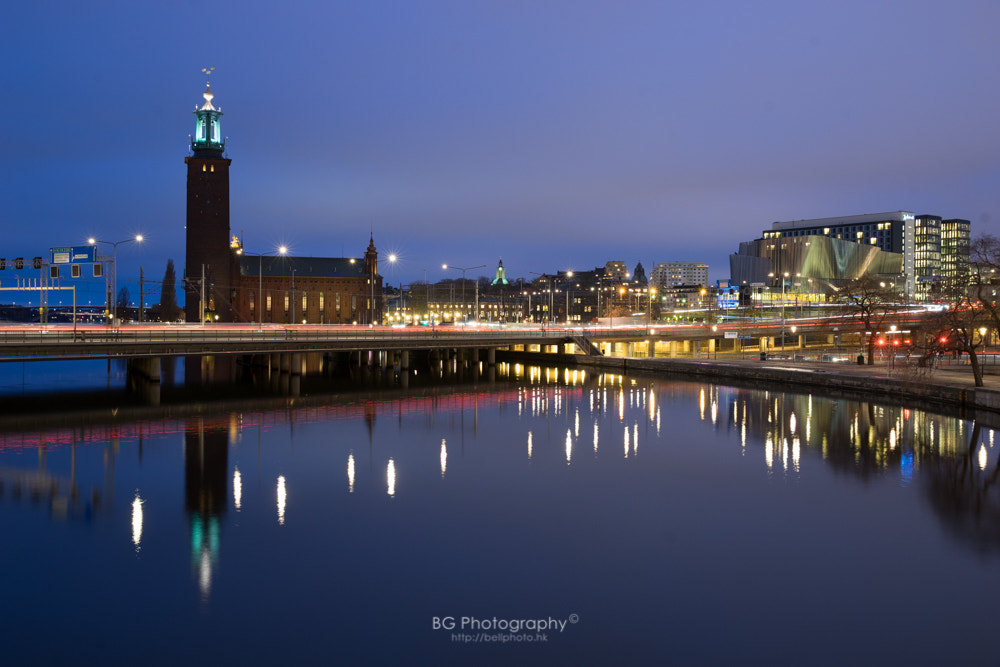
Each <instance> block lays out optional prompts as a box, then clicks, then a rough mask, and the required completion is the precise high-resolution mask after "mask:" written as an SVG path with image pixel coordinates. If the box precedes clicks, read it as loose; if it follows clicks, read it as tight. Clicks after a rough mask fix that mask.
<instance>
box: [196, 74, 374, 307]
mask: <svg viewBox="0 0 1000 667" xmlns="http://www.w3.org/2000/svg"><path fill="white" fill-rule="evenodd" d="M202 96H203V97H204V100H205V101H204V104H202V106H201V107H196V108H195V111H194V114H195V133H194V135H193V136H192V137H191V154H190V155H188V156H187V157H186V158H184V162H185V163H186V164H187V216H186V221H187V225H186V250H185V262H184V274H183V276H184V279H183V284H184V290H185V298H184V313H185V319H186V320H187V321H188V322H263V323H278V324H281V323H284V324H292V323H294V324H305V323H308V324H313V323H319V324H367V323H376V322H379V321H381V319H382V276H380V275H378V251H377V250H376V248H375V242H374V238H372V237H371V236H369V241H368V248H367V250H366V251H365V252H364V254H363V255H362V256H359V257H289V256H286V255H284V254H279V253H278V252H277V251H271V252H267V251H265V252H262V253H259V254H255V253H249V252H246V251H245V250H244V248H243V240H242V239H239V238H236V237H234V236H232V233H231V231H230V224H229V166H230V164H231V163H232V160H230V159H229V158H227V157H225V148H226V145H225V140H224V139H223V135H222V110H221V109H219V108H216V107H215V106H214V104H213V103H212V100H213V98H214V95H213V93H212V90H211V87H210V86H208V85H206V87H205V92H204V94H203V95H202ZM276 222H277V224H287V221H276Z"/></svg>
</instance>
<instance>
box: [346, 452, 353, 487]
mask: <svg viewBox="0 0 1000 667" xmlns="http://www.w3.org/2000/svg"><path fill="white" fill-rule="evenodd" d="M347 490H348V491H349V492H350V493H354V454H348V455H347Z"/></svg>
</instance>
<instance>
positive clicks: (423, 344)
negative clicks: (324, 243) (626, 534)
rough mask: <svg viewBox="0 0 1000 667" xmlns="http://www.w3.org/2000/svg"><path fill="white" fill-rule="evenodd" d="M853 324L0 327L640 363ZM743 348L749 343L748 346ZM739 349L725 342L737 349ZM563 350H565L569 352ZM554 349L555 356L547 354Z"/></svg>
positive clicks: (232, 347)
mask: <svg viewBox="0 0 1000 667" xmlns="http://www.w3.org/2000/svg"><path fill="white" fill-rule="evenodd" d="M852 324H853V326H854V328H855V329H856V327H857V324H856V322H854V323H852V322H851V321H849V320H844V319H843V318H813V319H802V320H793V319H789V320H786V321H784V322H781V321H780V320H779V321H775V320H763V321H759V322H754V323H752V324H751V323H731V322H730V323H722V324H715V325H706V324H677V325H670V324H662V323H660V324H654V325H648V326H619V327H599V326H563V325H550V326H546V325H520V324H518V325H486V324H478V325H470V326H440V325H439V326H408V327H392V326H350V325H346V326H337V325H197V324H155V325H125V326H121V327H117V328H112V327H108V326H100V325H75V326H74V325H69V324H47V325H0V362H5V361H6V362H10V361H42V360H80V359H108V358H126V359H134V358H142V357H162V356H204V355H232V354H236V355H245V354H270V353H307V352H331V351H386V350H432V349H442V348H453V349H468V348H485V349H513V350H521V351H526V352H529V351H531V352H557V351H569V350H572V351H573V352H575V353H577V354H588V355H589V354H609V355H615V354H617V352H618V351H619V350H620V349H622V348H621V346H628V345H631V346H633V347H632V349H633V350H634V349H635V346H636V345H642V346H644V348H643V350H642V352H643V354H642V356H654V355H656V356H659V355H667V354H670V351H671V350H676V348H674V347H673V344H676V343H690V342H694V343H704V342H707V343H708V345H707V346H706V349H708V350H714V349H716V348H717V347H722V346H723V344H724V341H743V343H742V344H744V345H746V344H749V345H752V346H754V347H757V346H758V345H759V344H760V340H761V339H764V341H765V342H764V345H765V346H767V345H775V344H776V343H773V339H776V338H778V337H779V336H782V335H783V336H784V338H783V340H784V341H787V340H788V339H789V338H790V337H791V338H794V339H797V338H799V337H803V336H808V335H815V334H828V335H829V334H832V333H833V332H838V331H840V330H841V329H842V330H843V331H844V332H845V333H846V332H847V331H848V329H849V328H850V327H851V326H852ZM747 341H749V343H747ZM737 344H738V343H729V345H730V346H735V345H737ZM567 346H571V347H568V348H567ZM553 348H559V349H553Z"/></svg>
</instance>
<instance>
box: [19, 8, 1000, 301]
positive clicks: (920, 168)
mask: <svg viewBox="0 0 1000 667" xmlns="http://www.w3.org/2000/svg"><path fill="white" fill-rule="evenodd" d="M998 25H1000V3H996V2H987V1H985V0H975V1H966V0H951V1H949V2H947V3H946V2H941V1H940V0H933V1H925V0H900V1H884V0H863V1H855V0H835V1H829V2H827V1H822V0H821V1H808V2H803V1H802V0H789V1H787V2H786V1H772V2H768V1H763V2H743V1H737V0H706V1H703V2H681V1H674V2H667V1H662V2H642V1H634V2H629V1H625V2H622V1H620V0H618V1H614V2H611V1H609V2H590V1H587V0H567V1H562V0H559V1H545V0H531V1H525V2H521V1H518V0H504V1H500V2H485V1H484V2H476V1H474V0H454V1H450V2H445V1H441V2H438V1H428V0H408V1H398V2H397V1H380V0H368V1H365V2H339V1H331V0H324V1H322V2H318V1H317V2H301V1H296V0H289V1H287V2H282V3H276V2H255V1H252V0H250V1H248V0H242V1H241V2H231V1H228V0H224V1H216V2H195V1H189V2H180V1H170V2H167V1H165V0H164V1H148V2H134V1H129V2H124V1H121V2H119V1H112V0H108V1H105V0H91V1H90V2H75V1H73V2H71V1H46V0H35V1H33V2H6V3H3V5H2V7H0V56H2V58H3V62H4V67H3V72H2V74H0V76H2V83H3V90H4V104H3V119H2V120H3V122H2V124H0V177H2V179H3V186H2V190H0V193H2V194H0V221H2V222H0V224H2V230H3V232H4V233H3V237H2V244H0V257H7V258H11V257H14V256H18V255H20V256H24V257H31V256H34V255H46V254H47V251H48V248H49V247H51V246H61V245H74V244H83V243H84V240H85V239H86V237H87V236H89V235H96V236H97V237H98V238H102V239H107V240H120V239H124V238H128V237H129V236H131V235H133V234H134V233H136V232H141V233H142V234H144V235H145V236H146V238H147V241H146V242H144V243H143V244H142V245H141V246H136V245H134V244H125V245H123V246H120V247H119V261H120V265H121V268H120V280H121V282H123V283H124V282H126V281H131V283H129V284H131V285H132V286H131V287H130V291H131V292H132V293H133V295H135V294H137V293H138V286H137V285H135V284H134V283H135V281H136V280H137V278H138V269H139V266H142V267H143V268H144V269H145V272H146V276H147V278H152V279H154V280H157V281H158V280H160V279H161V278H162V277H163V271H164V267H165V265H166V260H167V259H168V258H173V259H174V261H175V263H176V265H177V270H178V274H180V273H181V272H182V270H183V263H184V215H185V175H186V174H185V165H184V156H185V155H186V154H187V151H188V142H189V134H190V133H191V132H192V131H193V128H194V116H193V114H192V113H191V112H192V111H193V110H194V108H195V106H196V105H198V104H200V103H201V102H202V98H201V93H202V92H203V90H204V87H205V76H204V75H203V74H202V73H201V69H202V68H203V67H208V66H214V67H215V68H216V70H215V72H214V74H213V75H212V90H213V92H214V93H215V103H216V105H217V106H221V108H222V110H223V112H224V113H225V116H224V118H223V132H224V134H225V135H226V136H227V137H228V144H227V148H228V155H229V157H231V158H232V160H233V165H232V172H231V197H232V228H233V231H234V233H237V234H242V235H243V237H244V239H245V243H246V247H247V250H249V251H251V252H261V251H267V250H270V249H272V248H274V247H275V246H276V245H278V244H280V243H287V244H288V245H289V246H290V247H291V249H292V252H293V253H294V254H299V255H318V256H343V255H348V256H360V255H361V254H362V253H363V251H364V248H365V246H366V245H367V242H368V234H369V231H372V232H373V233H374V236H375V242H376V245H377V246H378V248H379V250H380V251H381V252H383V253H387V252H390V251H392V252H396V253H398V254H399V256H400V261H399V262H398V263H397V265H396V266H394V267H391V268H384V269H383V273H385V274H386V275H387V278H388V280H389V281H391V282H393V283H397V282H402V283H407V282H410V281H418V280H422V279H423V277H424V269H427V272H426V275H427V278H428V279H429V280H431V281H435V280H438V279H439V278H442V277H449V276H450V277H459V276H460V273H459V272H457V271H449V272H446V271H442V270H441V268H440V265H441V264H442V262H447V263H450V264H452V265H457V266H465V267H472V266H476V265H479V264H486V265H489V268H488V269H483V270H478V269H477V270H475V271H472V272H469V276H470V277H472V274H486V273H491V272H492V270H493V267H495V266H496V262H497V259H498V258H500V257H502V258H503V260H504V264H505V266H506V267H507V274H508V276H509V277H514V278H517V277H520V276H524V277H531V273H530V272H532V271H534V272H544V271H554V270H557V269H560V270H562V269H591V268H593V267H595V266H598V265H603V264H604V263H605V262H606V261H608V260H623V261H625V262H626V263H627V264H628V265H629V268H630V269H631V268H632V267H633V266H634V265H635V264H636V262H639V261H641V262H642V263H643V265H644V266H645V267H646V269H647V271H648V270H649V269H651V268H652V267H653V265H655V264H656V262H659V261H672V260H681V261H705V262H707V263H708V264H709V265H710V274H711V277H712V278H713V279H716V278H724V277H727V276H728V272H729V267H728V255H729V253H731V252H733V251H734V250H735V249H736V247H737V243H738V242H739V241H740V240H746V239H750V238H755V237H757V236H758V235H759V234H760V232H761V230H763V229H764V228H766V227H768V226H769V225H770V223H771V222H773V221H775V220H792V219H803V218H814V217H827V216H836V215H853V214H861V213H875V212H881V211H892V210H900V209H904V210H910V211H913V212H915V213H918V214H919V213H932V214H937V215H942V216H944V217H961V218H967V219H970V220H971V221H972V222H973V234H974V235H978V234H981V233H985V232H991V233H997V229H996V227H997V223H998V222H1000V187H998V185H1000V183H998V181H1000V151H998V150H997V149H998V145H997V144H998V142H997V138H998V131H997V123H998V118H1000V77H998V75H997V65H998V64H1000V38H998V33H997V26H998ZM12 275H13V274H12V272H11V271H10V270H9V269H8V270H7V271H6V272H3V273H0V286H2V285H6V284H10V283H11V278H12ZM32 275H34V274H32ZM99 292H100V290H99V289H97V293H98V294H99ZM10 300H11V299H10V297H9V293H8V294H4V295H3V296H2V298H0V302H9V301H10Z"/></svg>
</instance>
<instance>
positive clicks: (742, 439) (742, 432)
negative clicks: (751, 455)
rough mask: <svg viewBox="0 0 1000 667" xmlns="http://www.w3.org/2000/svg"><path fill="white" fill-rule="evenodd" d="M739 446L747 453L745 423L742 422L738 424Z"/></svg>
mask: <svg viewBox="0 0 1000 667" xmlns="http://www.w3.org/2000/svg"><path fill="white" fill-rule="evenodd" d="M740 447H742V448H743V454H744V455H746V453H747V423H746V422H743V423H741V424H740Z"/></svg>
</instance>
